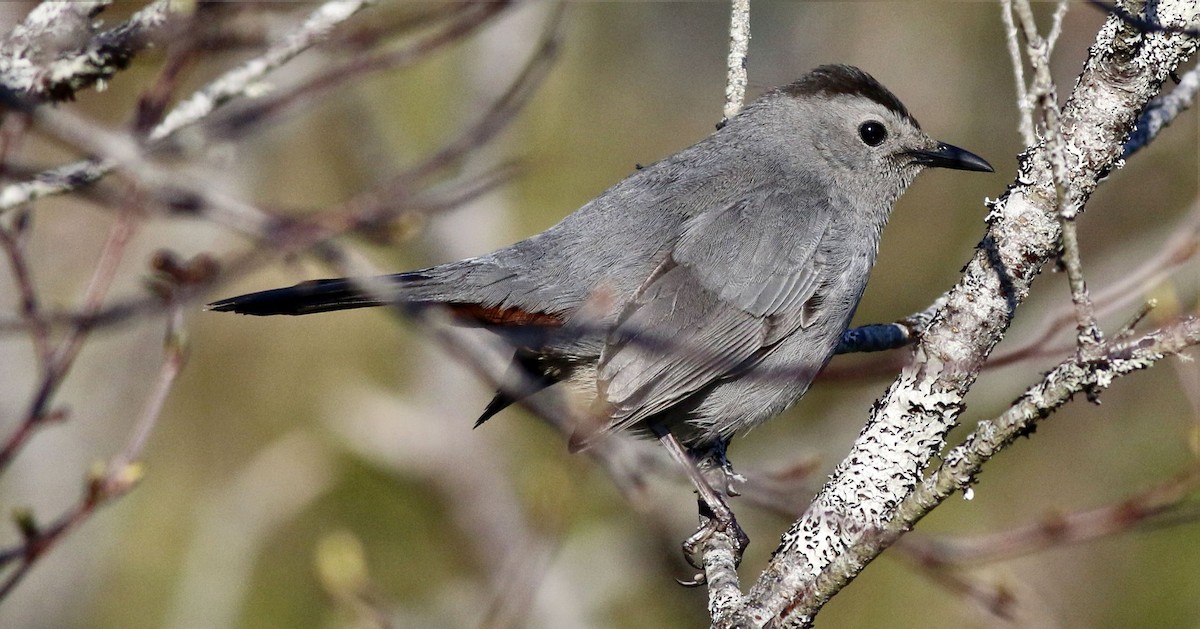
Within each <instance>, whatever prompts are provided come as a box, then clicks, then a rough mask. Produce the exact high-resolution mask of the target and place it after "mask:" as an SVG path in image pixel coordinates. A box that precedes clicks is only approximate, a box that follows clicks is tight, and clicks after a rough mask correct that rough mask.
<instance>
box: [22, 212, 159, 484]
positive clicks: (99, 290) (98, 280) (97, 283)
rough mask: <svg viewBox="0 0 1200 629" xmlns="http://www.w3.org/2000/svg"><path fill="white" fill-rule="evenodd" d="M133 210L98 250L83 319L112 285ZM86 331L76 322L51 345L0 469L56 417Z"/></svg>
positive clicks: (130, 230) (115, 225)
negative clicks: (53, 407)
mask: <svg viewBox="0 0 1200 629" xmlns="http://www.w3.org/2000/svg"><path fill="white" fill-rule="evenodd" d="M135 211H136V210H135V209H133V207H132V206H130V207H129V208H128V209H126V210H125V211H124V212H122V213H121V214H120V215H119V216H118V217H117V220H116V222H115V223H113V226H112V228H111V229H110V230H109V234H108V240H107V241H106V242H105V244H104V250H103V251H102V252H101V253H100V259H99V261H97V263H96V269H95V271H94V272H93V273H92V278H91V280H90V281H89V282H88V286H87V290H86V291H85V292H84V296H83V305H82V306H81V308H80V312H81V313H82V314H83V315H84V318H85V319H86V317H87V316H88V315H89V314H95V313H96V312H98V311H99V310H100V306H101V304H102V303H103V302H104V298H105V296H106V295H107V294H108V289H109V287H111V286H112V281H113V278H114V277H115V275H116V269H117V265H118V264H119V263H120V261H121V259H122V258H123V257H124V255H125V248H126V245H127V244H128V243H129V239H130V237H131V236H132V235H133V232H134V230H135V229H136V227H135V223H134V220H133V219H134V212H135ZM89 331H90V330H89V328H88V327H87V326H84V325H80V326H76V327H74V328H72V329H71V330H70V331H68V333H67V335H66V336H65V337H64V338H63V339H62V340H61V341H60V342H59V344H58V345H57V346H56V347H55V349H54V351H53V354H52V355H51V356H50V360H49V361H48V362H47V364H46V368H45V371H44V372H43V373H42V377H41V381H40V383H39V384H38V388H37V391H36V392H34V394H33V397H32V401H31V402H30V404H29V407H28V408H27V409H26V410H25V414H24V418H23V419H22V420H21V423H20V425H19V426H17V428H16V429H15V430H14V431H13V432H12V433H11V434H10V435H9V436H8V437H7V438H6V439H5V441H4V446H3V447H2V448H0V472H3V471H4V470H5V469H7V467H8V465H9V464H10V463H12V460H13V458H14V457H15V456H16V455H17V452H19V451H20V449H21V447H22V446H23V445H25V442H26V441H27V440H28V439H29V437H31V436H32V435H33V432H34V430H36V429H37V428H38V427H39V426H41V425H42V424H44V423H45V422H46V421H47V420H49V419H53V418H56V415H55V414H53V413H51V412H50V404H51V402H52V401H53V399H54V394H55V393H56V392H57V391H58V389H59V387H60V386H61V385H62V383H63V380H64V379H65V378H66V376H67V373H68V372H69V371H70V369H71V365H72V364H73V363H74V362H75V358H76V356H78V355H79V350H80V348H81V347H83V342H84V340H85V339H86V338H87V335H88V332H89Z"/></svg>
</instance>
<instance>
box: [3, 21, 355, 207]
mask: <svg viewBox="0 0 1200 629" xmlns="http://www.w3.org/2000/svg"><path fill="white" fill-rule="evenodd" d="M371 1H372V0H330V1H328V2H326V3H324V4H322V5H321V6H320V7H318V8H317V9H316V10H315V11H313V12H312V13H311V14H310V15H309V16H308V18H307V19H306V20H305V21H304V22H303V24H302V26H301V27H300V28H298V29H296V30H293V31H291V32H289V33H288V35H287V36H286V37H284V38H283V39H282V40H281V41H278V42H276V43H274V44H273V45H271V46H270V47H269V48H268V49H267V50H266V51H265V52H263V54H261V55H259V56H257V57H255V58H253V59H251V60H249V61H247V62H245V63H243V64H242V65H240V66H238V67H236V68H234V69H232V70H230V71H228V72H226V73H225V74H223V75H221V76H220V77H218V78H217V79H216V80H214V81H212V82H211V83H209V84H207V85H206V86H205V87H203V88H201V89H200V90H198V91H197V92H196V93H194V94H193V95H192V96H190V97H189V98H187V99H185V100H184V101H183V102H181V103H180V104H179V105H177V106H176V107H175V108H174V109H172V110H171V112H170V113H169V114H167V116H166V117H165V118H164V119H163V121H162V122H161V123H159V124H158V125H157V126H156V127H155V128H154V129H153V130H151V131H150V133H149V135H148V137H149V139H150V140H152V141H153V140H159V141H161V140H164V139H166V138H168V137H171V136H173V135H174V134H175V133H177V132H178V131H179V130H181V129H183V128H185V127H187V126H189V125H192V124H195V123H196V122H198V121H199V120H202V119H203V118H205V117H206V116H208V115H209V114H211V113H212V112H213V111H214V110H216V109H217V108H218V107H220V106H221V105H223V104H225V103H227V102H229V101H230V100H231V99H233V98H235V97H237V96H239V95H244V94H246V93H247V92H248V91H252V90H253V89H254V87H255V86H256V85H258V84H259V82H260V81H261V80H262V79H263V77H264V76H265V75H266V74H268V73H269V72H271V71H272V70H274V69H276V68H278V67H279V66H281V65H283V64H284V63H286V62H288V61H290V60H291V59H293V58H295V56H296V55H298V54H300V53H301V52H304V51H305V50H306V49H308V48H309V47H311V46H313V45H314V44H316V43H317V42H319V41H321V39H322V38H323V37H325V36H327V35H328V34H329V32H330V30H331V29H333V28H334V27H335V26H337V25H338V24H340V23H342V22H344V21H346V20H347V19H349V18H350V17H351V16H352V15H353V14H354V13H356V12H358V11H359V10H361V9H363V8H365V7H366V6H367V5H368V4H370V3H371ZM58 113H60V114H61V113H62V112H58ZM137 154H139V153H135V154H134V155H137ZM131 157H132V156H131ZM119 165H120V164H118V163H117V162H114V161H113V160H111V159H98V160H83V161H79V162H75V163H72V164H66V165H63V166H59V167H57V168H54V169H51V170H48V171H45V172H42V173H40V174H38V175H37V176H35V177H34V178H33V179H31V180H28V181H24V182H20V183H15V184H10V185H8V186H5V187H4V188H3V189H0V213H3V212H4V211H6V210H10V209H12V208H13V207H16V206H18V205H21V204H23V203H28V202H29V201H33V200H35V199H39V198H42V197H46V196H50V195H55V194H62V193H65V192H70V191H72V190H76V189H78V188H79V187H81V186H84V185H87V184H90V183H93V182H95V181H96V180H98V179H101V178H102V177H104V176H106V175H108V174H109V173H111V172H112V171H113V170H115V169H116V168H117V167H118V166H119Z"/></svg>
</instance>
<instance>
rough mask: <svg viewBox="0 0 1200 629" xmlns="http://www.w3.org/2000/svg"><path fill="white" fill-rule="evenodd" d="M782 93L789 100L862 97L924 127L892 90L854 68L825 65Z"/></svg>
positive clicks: (785, 87) (915, 124)
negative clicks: (792, 98) (798, 97)
mask: <svg viewBox="0 0 1200 629" xmlns="http://www.w3.org/2000/svg"><path fill="white" fill-rule="evenodd" d="M779 91H780V92H782V93H784V94H787V95H789V96H815V95H817V94H823V95H825V96H836V95H839V94H844V95H848V96H861V97H863V98H869V99H871V100H873V101H875V102H876V103H879V104H880V105H882V106H884V107H886V108H887V109H889V110H891V111H892V112H894V113H895V114H896V115H897V116H900V117H902V118H907V119H908V120H909V122H911V123H912V124H913V126H915V127H917V128H918V129H919V128H920V127H921V125H920V124H918V123H917V120H916V119H915V118H913V117H912V114H910V113H908V108H907V107H905V106H904V103H902V102H900V99H899V98H896V95H895V94H893V93H891V92H890V91H888V88H886V87H884V86H883V85H880V83H879V81H876V80H875V78H874V77H872V76H871V75H870V74H867V73H866V72H863V71H862V70H859V69H858V68H856V67H854V66H847V65H825V66H821V67H819V68H817V69H815V70H813V71H812V72H809V73H808V74H806V75H804V76H802V77H800V79H799V80H797V81H796V82H795V83H791V84H789V85H785V86H783V87H781V88H779Z"/></svg>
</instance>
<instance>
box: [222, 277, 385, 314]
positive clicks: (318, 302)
mask: <svg viewBox="0 0 1200 629" xmlns="http://www.w3.org/2000/svg"><path fill="white" fill-rule="evenodd" d="M371 282H376V283H379V284H380V286H379V288H380V289H381V290H372V291H371V293H368V292H365V291H364V290H363V289H364V288H369V289H374V288H375V287H373V286H370V283H371ZM398 287H399V282H397V278H395V277H392V276H388V277H381V278H377V279H373V280H350V279H344V278H342V279H334V280H312V281H309V282H302V283H300V284H296V285H295V286H289V287H287V288H276V289H273V290H264V291H261V292H258V293H249V294H246V295H238V296H237V297H230V298H228V299H222V300H221V301H216V302H213V303H211V304H209V305H208V309H209V310H216V311H219V312H236V313H239V314H248V315H256V316H266V315H304V314H312V313H315V312H330V311H333V310H349V309H351V308H367V307H369V306H382V305H385V304H387V303H389V301H388V300H387V299H383V298H384V297H388V295H387V294H386V293H387V292H390V291H388V290H383V289H389V288H390V289H391V291H395V290H396V288H398ZM374 293H384V294H374ZM397 298H398V295H397V296H396V297H393V298H392V299H397Z"/></svg>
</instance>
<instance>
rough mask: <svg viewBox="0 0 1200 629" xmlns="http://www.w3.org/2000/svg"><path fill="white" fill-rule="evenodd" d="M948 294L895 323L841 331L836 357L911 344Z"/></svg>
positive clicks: (935, 313) (938, 309)
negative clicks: (837, 355)
mask: <svg viewBox="0 0 1200 629" xmlns="http://www.w3.org/2000/svg"><path fill="white" fill-rule="evenodd" d="M948 295H949V293H947V294H945V295H942V296H941V297H938V298H937V299H935V300H934V301H933V303H932V304H930V305H929V307H928V308H926V309H924V310H922V311H921V312H914V313H913V314H910V315H908V316H907V317H905V318H903V319H901V320H899V321H896V322H894V323H872V324H870V325H864V326H861V327H857V328H851V329H849V330H846V331H845V332H842V338H841V339H840V340H839V341H838V345H837V349H835V350H834V353H835V354H851V353H855V352H882V351H884V350H889V349H898V348H901V347H904V346H906V345H912V344H913V343H916V342H917V339H918V338H919V337H920V336H921V334H923V333H924V332H925V328H926V327H928V326H929V323H930V322H931V321H933V318H934V317H935V316H937V313H938V312H940V311H941V309H942V306H944V305H945V304H946V301H947V299H949V297H948Z"/></svg>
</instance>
